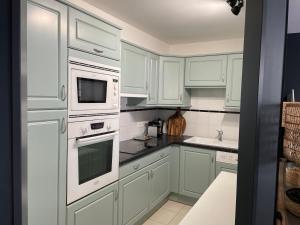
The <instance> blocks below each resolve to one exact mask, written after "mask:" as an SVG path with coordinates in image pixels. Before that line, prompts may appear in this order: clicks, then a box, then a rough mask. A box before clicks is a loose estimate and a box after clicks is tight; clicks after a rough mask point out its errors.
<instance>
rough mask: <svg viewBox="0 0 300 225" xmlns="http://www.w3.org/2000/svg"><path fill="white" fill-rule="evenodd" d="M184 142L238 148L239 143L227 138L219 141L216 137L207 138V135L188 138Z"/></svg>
mask: <svg viewBox="0 0 300 225" xmlns="http://www.w3.org/2000/svg"><path fill="white" fill-rule="evenodd" d="M184 142H187V143H193V144H202V145H210V146H216V147H223V148H229V149H236V150H237V149H238V148H239V143H238V141H232V140H226V139H224V140H223V141H219V140H218V139H216V138H206V137H191V138H189V139H186V140H185V141H184Z"/></svg>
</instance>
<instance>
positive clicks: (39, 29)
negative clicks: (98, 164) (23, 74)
mask: <svg viewBox="0 0 300 225" xmlns="http://www.w3.org/2000/svg"><path fill="white" fill-rule="evenodd" d="M67 12H68V9H67V6H65V5H63V4H61V3H59V2H57V1H49V0H29V1H27V64H28V71H27V72H28V74H27V76H28V80H27V85H28V113H27V115H28V128H27V129H28V162H27V165H28V169H27V173H28V224H30V225H41V224H43V225H65V221H66V219H65V215H66V156H67V22H68V13H67Z"/></svg>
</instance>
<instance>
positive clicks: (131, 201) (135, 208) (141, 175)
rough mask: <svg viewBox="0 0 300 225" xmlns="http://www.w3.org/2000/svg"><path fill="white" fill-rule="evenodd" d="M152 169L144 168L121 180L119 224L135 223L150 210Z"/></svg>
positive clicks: (128, 224)
mask: <svg viewBox="0 0 300 225" xmlns="http://www.w3.org/2000/svg"><path fill="white" fill-rule="evenodd" d="M149 179H150V171H149V170H148V169H147V168H144V169H142V170H140V171H138V172H136V173H134V174H132V175H129V176H128V177H126V178H124V179H122V180H120V182H119V189H120V200H119V225H130V224H132V225H134V224H135V223H136V222H137V221H139V220H140V219H141V218H142V217H143V216H144V215H146V214H147V212H148V210H149V197H150V185H149Z"/></svg>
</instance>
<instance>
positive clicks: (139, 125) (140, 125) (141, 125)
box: [136, 121, 148, 127]
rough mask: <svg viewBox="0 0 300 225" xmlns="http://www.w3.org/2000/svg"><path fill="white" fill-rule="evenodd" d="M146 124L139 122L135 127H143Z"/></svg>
mask: <svg viewBox="0 0 300 225" xmlns="http://www.w3.org/2000/svg"><path fill="white" fill-rule="evenodd" d="M146 123H148V122H147V121H140V122H137V123H136V126H137V127H145V124H146Z"/></svg>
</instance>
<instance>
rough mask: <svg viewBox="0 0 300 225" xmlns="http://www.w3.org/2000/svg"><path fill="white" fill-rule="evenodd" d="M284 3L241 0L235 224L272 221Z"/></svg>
mask: <svg viewBox="0 0 300 225" xmlns="http://www.w3.org/2000/svg"><path fill="white" fill-rule="evenodd" d="M287 6H288V0H251V1H247V8H246V26H245V40H244V63H243V79H242V98H241V114H240V135H239V165H238V179H237V206H236V223H235V224H236V225H261V224H264V225H272V224H274V221H275V208H276V194H277V170H278V142H279V130H280V111H281V89H282V78H283V64H284V48H285V35H286V24H287V22H286V18H287V11H288V7H287ZM275 46H276V47H275Z"/></svg>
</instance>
